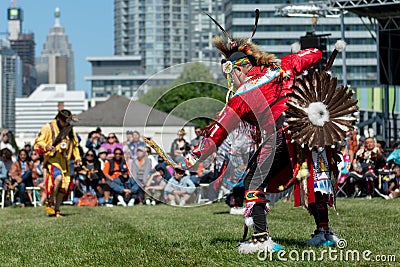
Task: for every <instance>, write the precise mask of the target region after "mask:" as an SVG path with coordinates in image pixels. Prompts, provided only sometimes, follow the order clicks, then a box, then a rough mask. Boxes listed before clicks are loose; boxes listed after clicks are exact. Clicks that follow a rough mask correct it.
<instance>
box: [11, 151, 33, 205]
mask: <svg viewBox="0 0 400 267" xmlns="http://www.w3.org/2000/svg"><path fill="white" fill-rule="evenodd" d="M10 177H11V180H12V183H13V185H12V187H11V188H12V189H14V188H15V187H17V188H18V194H19V197H20V201H21V207H25V205H26V204H27V203H29V204H30V203H31V202H32V199H31V198H29V196H28V194H27V193H26V190H25V188H26V187H28V186H33V179H36V178H37V173H36V168H34V166H33V162H31V161H30V159H29V157H28V153H27V152H26V151H25V150H24V149H22V150H20V151H19V153H18V158H17V161H16V162H14V163H13V164H12V165H11V169H10Z"/></svg>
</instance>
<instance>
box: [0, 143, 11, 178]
mask: <svg viewBox="0 0 400 267" xmlns="http://www.w3.org/2000/svg"><path fill="white" fill-rule="evenodd" d="M1 160H2V161H3V163H4V166H6V170H7V175H9V174H10V169H11V165H12V164H13V159H12V152H11V150H9V149H8V148H3V149H2V150H1Z"/></svg>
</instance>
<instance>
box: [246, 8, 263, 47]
mask: <svg viewBox="0 0 400 267" xmlns="http://www.w3.org/2000/svg"><path fill="white" fill-rule="evenodd" d="M255 12H256V18H255V22H254V29H253V33H252V34H251V36H250V38H249V39H248V40H247V42H248V43H250V42H251V41H252V40H253V37H254V34H256V31H257V26H258V19H259V18H260V10H258V9H256V10H255Z"/></svg>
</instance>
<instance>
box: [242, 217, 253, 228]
mask: <svg viewBox="0 0 400 267" xmlns="http://www.w3.org/2000/svg"><path fill="white" fill-rule="evenodd" d="M244 223H245V224H246V225H247V227H252V226H253V225H254V221H253V217H245V218H244Z"/></svg>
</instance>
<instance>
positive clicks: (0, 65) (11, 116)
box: [0, 39, 22, 131]
mask: <svg viewBox="0 0 400 267" xmlns="http://www.w3.org/2000/svg"><path fill="white" fill-rule="evenodd" d="M21 81H22V61H21V59H20V58H19V56H18V55H17V54H16V53H15V52H14V51H13V50H12V49H11V45H10V42H9V41H8V40H6V39H0V127H1V128H6V129H9V130H11V131H15V97H16V93H17V91H19V92H21V91H22V84H21Z"/></svg>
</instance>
